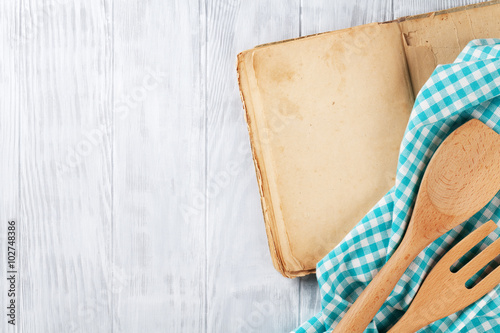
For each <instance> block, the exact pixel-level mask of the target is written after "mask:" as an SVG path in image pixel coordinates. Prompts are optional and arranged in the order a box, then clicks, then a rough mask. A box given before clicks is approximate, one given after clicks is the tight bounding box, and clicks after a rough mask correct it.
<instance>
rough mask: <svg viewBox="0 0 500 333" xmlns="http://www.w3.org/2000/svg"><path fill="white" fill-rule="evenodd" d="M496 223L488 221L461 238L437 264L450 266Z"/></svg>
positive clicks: (493, 228) (489, 231)
mask: <svg viewBox="0 0 500 333" xmlns="http://www.w3.org/2000/svg"><path fill="white" fill-rule="evenodd" d="M496 227H497V225H496V224H495V222H493V221H488V222H486V223H485V224H483V225H482V226H480V227H479V228H477V229H476V230H474V231H473V232H471V233H470V234H469V235H468V236H466V237H465V238H464V239H462V240H461V241H460V242H459V243H458V244H457V245H455V246H454V247H453V248H451V249H450V250H449V251H448V253H446V255H445V256H444V257H443V258H441V260H440V262H439V265H440V266H447V267H448V268H449V267H451V265H453V264H454V263H455V262H456V261H457V260H458V259H460V258H461V257H462V256H463V255H464V254H466V253H467V251H469V250H470V249H472V248H473V247H474V246H475V245H476V244H477V243H479V242H480V241H481V240H483V239H484V238H485V237H486V236H488V235H489V234H490V233H491V232H492V231H493V230H495V229H496Z"/></svg>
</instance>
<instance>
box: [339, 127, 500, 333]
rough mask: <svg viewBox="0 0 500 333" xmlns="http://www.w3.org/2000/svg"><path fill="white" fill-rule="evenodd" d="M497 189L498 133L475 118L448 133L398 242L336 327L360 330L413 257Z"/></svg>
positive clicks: (499, 171)
mask: <svg viewBox="0 0 500 333" xmlns="http://www.w3.org/2000/svg"><path fill="white" fill-rule="evenodd" d="M499 189H500V135H498V134H497V133H496V132H495V131H493V130H492V129H490V128H489V127H488V126H486V125H485V124H483V123H482V122H481V121H479V120H470V121H468V122H467V123H465V124H464V125H462V126H460V127H459V128H458V129H456V130H455V131H454V132H453V133H451V134H450V135H449V136H448V137H447V138H446V139H445V140H444V141H443V142H442V143H441V145H440V146H439V148H438V149H437V150H436V152H435V153H434V156H433V157H432V158H431V160H430V162H429V164H428V166H427V170H426V171H425V174H424V176H423V178H422V182H421V185H420V189H419V192H418V195H417V199H416V203H415V207H414V209H413V214H412V217H411V219H410V222H409V225H408V229H407V230H406V233H405V235H404V237H403V240H402V241H401V244H400V245H399V247H398V248H397V250H396V251H395V252H394V254H393V255H392V257H391V258H390V259H389V261H388V262H387V263H386V264H385V265H384V267H383V268H382V269H381V270H380V272H379V273H378V274H377V275H376V276H375V277H374V279H373V280H372V282H371V283H370V284H369V285H368V287H366V289H365V290H364V291H363V292H362V293H361V295H360V296H359V297H358V299H357V300H356V301H355V302H354V304H353V305H352V306H351V308H350V309H349V310H348V312H347V314H346V315H345V316H344V317H343V318H342V320H341V321H340V323H339V324H338V325H337V327H336V328H335V330H334V332H336V333H339V332H346V333H356V332H363V331H364V329H365V328H366V327H367V326H368V324H369V323H370V321H371V320H372V319H373V317H374V316H375V314H376V313H377V312H378V310H379V309H380V307H381V306H382V305H383V304H384V302H385V300H386V299H387V297H388V296H389V295H390V293H391V291H392V290H393V288H394V286H395V285H396V283H397V282H398V281H399V279H400V278H401V276H402V275H403V273H404V272H405V271H406V269H407V268H408V266H409V265H410V263H411V262H412V261H413V259H415V257H416V256H417V255H418V254H419V253H420V252H421V251H422V250H423V249H424V248H425V247H426V246H427V245H429V244H430V243H432V242H433V241H434V240H436V239H437V238H438V237H440V236H441V235H443V234H444V233H446V232H447V231H449V230H450V229H452V228H454V227H455V226H457V225H459V224H460V223H462V222H464V221H466V220H467V219H469V218H470V217H471V216H472V215H473V214H475V213H476V212H477V211H479V210H480V209H481V208H483V207H484V206H485V205H486V204H487V203H488V201H490V200H491V199H492V198H493V196H494V195H495V194H496V193H497V192H498V190H499Z"/></svg>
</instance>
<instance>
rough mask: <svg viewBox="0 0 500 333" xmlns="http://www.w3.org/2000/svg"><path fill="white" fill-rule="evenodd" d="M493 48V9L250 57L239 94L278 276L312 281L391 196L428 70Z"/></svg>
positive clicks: (462, 10) (498, 15)
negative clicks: (473, 50)
mask: <svg viewBox="0 0 500 333" xmlns="http://www.w3.org/2000/svg"><path fill="white" fill-rule="evenodd" d="M475 38H500V1H491V2H486V3H482V4H477V5H471V6H466V7H459V8H454V9H451V10H446V11H441V12H436V13H431V14H424V15H419V16H413V17H405V18H402V19H399V20H396V21H391V22H385V23H373V24H367V25H363V26H358V27H354V28H350V29H345V30H339V31H334V32H328V33H323V34H319V35H314V36H308V37H303V38H299V39H294V40H289V41H283V42H278V43H273V44H266V45H262V46H258V47H256V48H254V49H252V50H248V51H245V52H242V53H241V54H239V55H238V74H239V84H240V90H241V95H242V100H243V104H244V106H245V109H246V118H247V123H248V130H249V133H250V140H251V145H252V151H253V157H254V161H255V168H256V172H257V178H258V183H259V188H260V195H261V202H262V209H263V212H264V220H265V224H266V231H267V236H268V240H269V248H270V251H271V256H272V258H273V263H274V266H275V267H276V269H277V270H278V271H279V272H281V273H282V274H283V275H284V276H287V277H295V276H302V275H306V274H309V273H313V272H314V271H315V266H316V263H317V262H318V261H319V260H320V259H321V258H322V257H323V256H325V255H326V254H327V253H328V252H329V251H331V250H332V249H333V247H335V245H337V244H338V243H339V242H340V241H341V240H342V238H343V237H344V236H345V235H346V234H347V233H348V232H349V231H350V230H351V229H352V228H353V227H354V226H355V225H356V223H357V222H359V221H360V219H361V218H362V217H363V216H364V215H365V214H366V213H367V212H368V211H369V210H370V208H371V207H373V206H374V205H375V204H376V203H377V201H378V200H379V199H380V198H381V197H382V196H383V195H384V194H385V193H386V192H387V191H388V190H389V189H390V188H391V187H392V186H393V185H394V181H395V175H396V167H397V157H398V152H399V146H400V143H401V139H402V137H403V134H404V130H405V128H406V124H407V122H408V117H409V115H410V112H411V108H412V106H413V103H414V99H415V96H416V94H417V93H418V91H419V90H420V88H421V87H422V85H423V84H424V83H425V81H426V80H427V78H428V77H429V76H430V74H431V73H432V71H433V70H434V68H435V67H436V65H438V64H445V63H450V62H453V61H454V59H455V57H456V56H457V55H458V54H459V52H460V51H461V50H462V49H463V48H464V47H465V45H466V44H467V43H468V42H469V41H470V40H472V39H475Z"/></svg>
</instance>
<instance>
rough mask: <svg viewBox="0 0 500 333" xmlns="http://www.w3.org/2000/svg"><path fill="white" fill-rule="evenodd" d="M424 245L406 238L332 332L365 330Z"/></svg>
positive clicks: (341, 332) (354, 332) (345, 332)
mask: <svg viewBox="0 0 500 333" xmlns="http://www.w3.org/2000/svg"><path fill="white" fill-rule="evenodd" d="M408 236H409V235H408ZM422 245H423V244H415V242H413V240H412V239H411V238H406V237H405V238H403V241H402V242H401V244H400V245H399V247H398V248H397V250H396V251H395V252H394V254H393V255H392V257H391V258H390V259H389V261H387V263H386V264H385V265H384V267H383V268H382V269H381V270H380V272H378V274H377V275H375V277H374V278H373V280H372V281H371V282H370V284H369V285H368V287H366V288H365V290H363V292H362V293H361V295H359V297H358V298H357V299H356V301H355V302H354V304H353V305H352V306H351V307H350V309H349V310H348V311H347V313H346V314H345V316H344V317H343V318H342V320H341V321H340V323H339V324H338V325H337V326H336V327H335V329H334V330H333V332H334V333H347V332H348V333H361V332H363V331H364V330H365V328H366V327H367V326H368V324H370V322H371V321H372V319H373V317H375V315H376V314H377V312H378V310H379V309H380V308H381V307H382V305H383V304H384V302H385V300H386V299H387V297H388V296H389V295H390V294H391V292H392V290H393V289H394V287H395V286H396V284H397V283H398V281H399V279H400V278H401V276H403V274H404V272H405V271H406V269H407V268H408V266H409V265H410V263H411V262H412V261H413V259H415V257H416V256H417V255H418V254H419V253H420V252H421V251H422V250H423V249H424V248H425V246H423V247H422Z"/></svg>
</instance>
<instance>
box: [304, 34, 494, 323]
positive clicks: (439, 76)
mask: <svg viewBox="0 0 500 333" xmlns="http://www.w3.org/2000/svg"><path fill="white" fill-rule="evenodd" d="M473 118H476V119H479V120H481V121H482V122H483V123H485V124H486V125H488V126H489V127H491V128H492V129H493V130H495V131H496V132H497V133H500V39H478V40H473V41H471V42H470V43H469V44H468V45H467V46H466V47H465V49H464V50H463V51H462V53H461V54H460V55H459V56H458V58H457V59H456V61H455V62H454V63H452V64H448V65H440V66H438V67H437V68H436V69H435V71H434V72H433V74H432V75H431V77H430V78H429V80H428V81H427V83H426V84H425V85H424V87H423V88H422V89H421V91H420V93H419V94H418V96H417V98H416V101H415V105H414V107H413V110H412V113H411V116H410V120H409V123H408V126H407V128H406V131H405V135H404V138H403V141H402V144H401V149H400V154H399V160H398V172H397V177H396V184H395V186H394V187H393V188H392V189H391V190H390V191H389V192H388V193H387V194H386V195H385V196H384V197H383V198H382V199H381V200H380V201H379V202H378V203H377V205H376V206H375V207H374V208H373V209H372V210H371V211H370V212H369V213H368V214H367V215H366V216H365V217H364V218H363V219H362V220H361V221H360V222H359V223H358V224H357V226H356V227H355V228H354V229H353V230H352V231H351V232H350V233H349V234H348V235H347V236H346V237H345V238H344V239H343V241H342V242H341V243H340V244H339V245H337V247H335V248H334V249H333V250H332V251H331V252H330V253H329V254H328V255H327V256H326V257H325V258H323V259H322V260H321V261H320V262H319V263H318V265H317V271H316V275H317V279H318V283H319V287H320V291H321V309H322V310H321V312H319V313H318V314H317V315H316V316H314V317H313V318H311V319H310V320H308V321H307V322H305V323H304V324H302V325H301V326H300V327H299V328H297V329H296V330H295V332H297V333H305V332H308V333H313V332H314V333H316V332H331V331H332V329H333V328H334V327H335V326H336V325H337V324H338V322H339V321H340V319H341V318H342V316H343V315H344V314H345V312H346V311H347V310H348V308H349V306H350V305H351V304H352V303H353V302H354V301H355V300H356V298H357V297H358V296H359V294H360V293H361V292H362V291H363V289H364V288H365V287H366V286H367V285H368V283H369V282H370V281H371V280H372V279H373V277H374V276H375V274H376V273H377V272H378V271H379V270H380V269H381V267H382V266H383V265H384V264H385V262H386V261H387V260H388V259H389V258H390V256H391V255H392V254H393V253H394V251H395V249H396V247H397V245H398V244H399V243H400V241H401V239H402V236H403V233H404V230H405V229H406V227H407V224H408V221H409V217H410V215H411V207H412V204H413V203H414V201H415V198H416V194H417V191H418V187H419V183H420V180H421V179H422V176H423V173H424V170H425V167H426V165H427V163H428V162H429V160H430V158H431V156H432V154H433V153H434V151H435V150H436V148H437V147H438V146H439V144H440V143H441V142H442V141H443V140H444V139H445V138H446V137H447V136H448V135H449V134H450V133H451V132H452V131H453V130H455V129H456V128H458V127H459V126H460V125H462V124H463V123H465V122H467V121H468V120H470V119H473ZM499 154H500V152H499ZM499 206H500V192H499V193H498V194H497V195H496V196H495V197H494V198H493V199H492V200H491V202H490V203H489V204H488V205H486V207H484V208H483V209H482V210H481V211H479V212H478V213H477V214H475V215H474V216H473V217H472V218H471V219H469V220H468V221H466V222H464V223H463V224H461V225H459V226H458V227H456V228H455V229H453V230H451V231H449V232H448V233H446V234H445V235H443V236H442V237H441V238H439V239H437V240H436V241H435V242H433V243H432V244H431V245H429V246H428V247H427V248H426V249H425V250H424V251H423V252H421V253H420V254H419V256H418V257H417V258H416V259H415V260H414V261H413V263H412V264H411V265H410V266H409V268H408V269H407V270H406V272H405V274H404V275H403V277H402V278H401V279H400V281H399V282H398V284H397V286H396V287H395V289H394V290H393V292H392V293H391V295H390V296H389V298H388V299H387V300H386V302H385V303H384V305H383V306H382V308H381V309H380V310H379V312H378V313H377V315H376V316H375V318H374V319H373V321H372V322H371V323H370V325H369V326H368V328H367V329H366V331H365V332H385V331H386V330H387V329H389V328H390V327H391V326H392V325H393V324H394V323H395V322H396V321H397V320H398V319H399V318H400V317H401V316H402V315H403V314H404V312H405V310H406V309H407V308H408V306H409V305H410V303H411V301H412V299H413V297H414V296H415V294H416V292H417V291H418V288H419V286H420V285H421V283H422V282H423V279H424V277H425V276H426V275H427V273H428V272H429V271H430V269H431V268H432V266H433V265H434V264H435V263H436V262H437V261H438V260H439V258H441V257H442V256H443V254H444V253H446V251H448V250H449V249H450V248H451V247H452V246H453V245H455V244H456V243H457V242H459V241H460V240H461V239H462V238H464V237H465V236H466V235H467V234H469V233H470V232H471V231H472V230H474V229H476V228H477V227H478V226H480V225H481V224H483V223H485V222H487V221H489V220H493V221H495V222H497V223H498V222H499V221H500V208H499ZM499 236H500V233H499V232H498V229H497V232H496V235H490V237H488V238H486V239H485V240H484V241H483V242H482V243H480V244H479V245H478V246H476V247H475V248H474V249H473V250H472V251H471V253H469V256H470V255H474V253H472V252H474V251H477V252H479V251H481V250H482V249H483V248H484V247H486V246H487V245H488V244H490V243H491V242H492V241H493V240H494V239H495V238H496V237H499ZM497 261H499V260H498V258H497ZM459 265H460V263H459ZM496 266H498V263H497V262H492V263H491V265H490V266H489V267H487V268H486V269H485V273H483V274H486V273H487V272H488V271H491V270H492V269H494V268H495V267H496ZM499 269H500V268H499ZM499 293H500V286H497V287H496V288H495V289H493V290H492V291H491V292H490V293H488V294H487V295H485V296H484V297H483V298H481V299H480V300H479V301H477V302H476V303H474V304H472V305H470V306H469V307H467V308H466V309H464V310H462V311H459V312H457V313H455V314H453V315H451V316H449V317H447V318H443V319H441V320H438V321H436V322H434V323H432V324H431V325H429V326H427V327H425V328H423V329H421V330H420V331H419V332H429V333H430V332H433V333H434V332H500V297H499Z"/></svg>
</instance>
